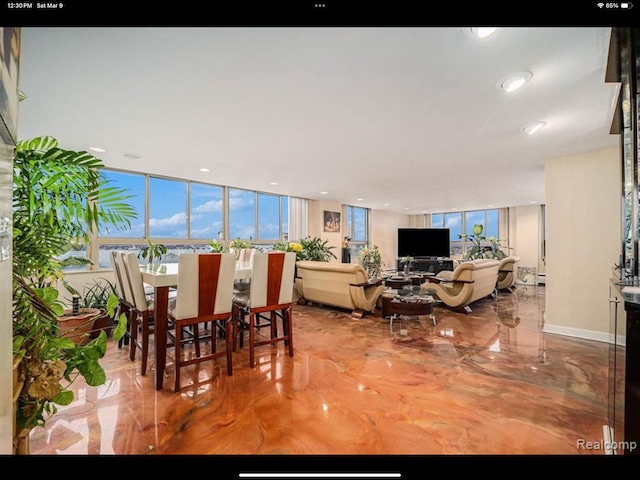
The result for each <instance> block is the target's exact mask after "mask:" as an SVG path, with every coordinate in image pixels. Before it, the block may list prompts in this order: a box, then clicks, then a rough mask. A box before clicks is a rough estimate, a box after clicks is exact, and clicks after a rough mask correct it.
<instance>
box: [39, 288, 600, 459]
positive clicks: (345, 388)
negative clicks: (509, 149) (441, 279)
mask: <svg viewBox="0 0 640 480" xmlns="http://www.w3.org/2000/svg"><path fill="white" fill-rule="evenodd" d="M473 307H474V308H473V312H472V313H471V314H469V315H467V314H462V313H454V312H452V311H450V310H448V309H445V308H440V307H436V308H435V309H434V313H435V315H436V319H437V325H436V326H434V325H433V324H432V323H431V320H430V319H429V318H428V317H401V318H399V319H396V320H395V321H394V322H393V326H392V327H390V325H389V320H388V319H384V318H381V317H380V316H378V315H367V316H365V318H363V319H353V318H351V317H350V315H349V313H348V312H339V311H336V310H333V309H329V308H324V307H317V306H299V305H295V306H294V328H295V330H294V333H295V340H294V341H295V356H294V357H293V358H290V357H289V356H287V355H286V353H285V350H284V348H283V346H282V345H279V346H277V347H274V346H265V347H260V348H259V349H257V350H256V354H257V355H256V358H257V365H256V367H255V368H254V369H250V368H249V367H248V350H247V349H246V348H244V349H242V350H239V351H238V352H236V353H235V354H234V375H233V376H232V377H228V376H227V375H226V373H225V367H224V363H223V362H221V363H217V364H215V365H213V364H212V365H211V366H200V367H196V366H193V367H191V368H186V369H184V371H183V373H182V379H183V385H184V388H183V389H182V391H181V392H180V393H174V392H173V391H172V390H171V389H172V385H173V382H172V380H173V367H172V365H171V364H170V365H169V366H168V368H167V372H166V374H167V377H166V381H165V388H164V389H163V390H161V391H156V390H155V388H154V384H153V378H154V376H153V364H152V362H150V366H149V369H148V373H147V375H146V376H145V377H141V376H140V374H139V372H140V368H139V364H138V362H139V360H136V361H135V362H131V361H130V360H129V359H128V356H127V352H126V351H125V349H121V350H119V349H118V348H117V347H116V346H115V344H113V343H110V344H109V348H108V351H107V355H106V357H105V359H104V360H103V362H102V363H103V365H104V366H105V370H106V371H107V378H108V380H107V384H106V385H104V386H102V387H99V388H94V387H90V388H86V387H85V386H84V385H82V384H81V383H80V382H77V383H78V384H77V385H76V387H75V391H76V400H75V402H74V403H73V404H72V405H70V406H68V407H64V408H60V409H59V412H58V413H57V414H56V415H55V416H54V417H53V418H51V419H50V420H49V421H48V423H47V425H46V428H37V429H35V430H34V431H33V432H32V434H31V454H35V455H37V454H313V455H315V454H347V455H361V454H369V455H374V454H424V455H447V454H571V455H575V454H595V455H604V454H605V452H604V450H603V449H601V448H595V449H585V448H583V446H584V445H585V444H586V442H596V443H598V442H599V443H600V444H601V443H602V426H603V425H604V424H606V410H607V362H608V360H607V359H608V345H607V344H604V343H600V342H593V341H587V340H580V339H575V338H570V337H564V336H558V335H552V334H543V333H542V328H543V326H544V287H534V286H518V288H517V289H516V291H515V293H513V294H510V293H501V294H500V295H499V297H498V300H497V301H494V300H491V299H489V298H488V299H485V300H481V301H479V302H477V303H476V304H475V305H474V306H473ZM169 354H170V355H171V352H170V353H169ZM169 361H171V358H169Z"/></svg>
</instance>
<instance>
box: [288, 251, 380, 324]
mask: <svg viewBox="0 0 640 480" xmlns="http://www.w3.org/2000/svg"><path fill="white" fill-rule="evenodd" d="M296 269H297V274H296V289H297V290H298V293H299V294H300V297H301V298H300V299H299V300H298V303H301V304H304V303H306V302H315V303H318V304H321V305H330V306H333V307H339V308H344V309H348V310H351V315H352V316H353V317H358V318H361V317H362V316H364V315H365V314H366V313H367V312H371V311H373V309H374V308H375V306H376V303H377V301H378V297H380V295H381V294H382V292H383V291H384V289H385V287H384V286H383V285H382V280H381V279H371V280H369V277H368V276H367V272H366V271H365V270H364V268H362V266H360V265H357V264H352V263H334V262H316V261H312V260H299V261H298V262H296Z"/></svg>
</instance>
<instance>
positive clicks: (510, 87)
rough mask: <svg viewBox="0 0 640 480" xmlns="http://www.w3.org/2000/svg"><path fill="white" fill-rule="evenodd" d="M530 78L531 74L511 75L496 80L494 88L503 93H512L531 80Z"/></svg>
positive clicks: (518, 73)
mask: <svg viewBox="0 0 640 480" xmlns="http://www.w3.org/2000/svg"><path fill="white" fill-rule="evenodd" d="M532 77H533V74H532V73H531V72H517V73H511V74H509V75H507V76H505V77H502V78H501V79H500V80H498V83H496V88H497V89H498V90H504V91H505V92H513V91H514V90H517V89H518V88H520V87H522V86H523V85H524V84H525V83H527V82H528V81H529V80H531V78H532Z"/></svg>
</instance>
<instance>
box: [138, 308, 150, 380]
mask: <svg viewBox="0 0 640 480" xmlns="http://www.w3.org/2000/svg"><path fill="white" fill-rule="evenodd" d="M136 330H137V329H136ZM148 357H149V311H148V310H147V311H146V312H144V313H143V314H142V366H141V368H140V374H141V375H144V374H145V373H147V358H148Z"/></svg>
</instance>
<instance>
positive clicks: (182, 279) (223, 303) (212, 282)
mask: <svg viewBox="0 0 640 480" xmlns="http://www.w3.org/2000/svg"><path fill="white" fill-rule="evenodd" d="M235 268H236V256H235V254H233V253H182V254H180V256H179V257H178V295H177V298H176V308H175V318H178V319H180V318H196V317H206V316H208V315H218V314H221V313H227V312H229V314H231V309H232V305H233V280H234V275H235Z"/></svg>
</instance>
